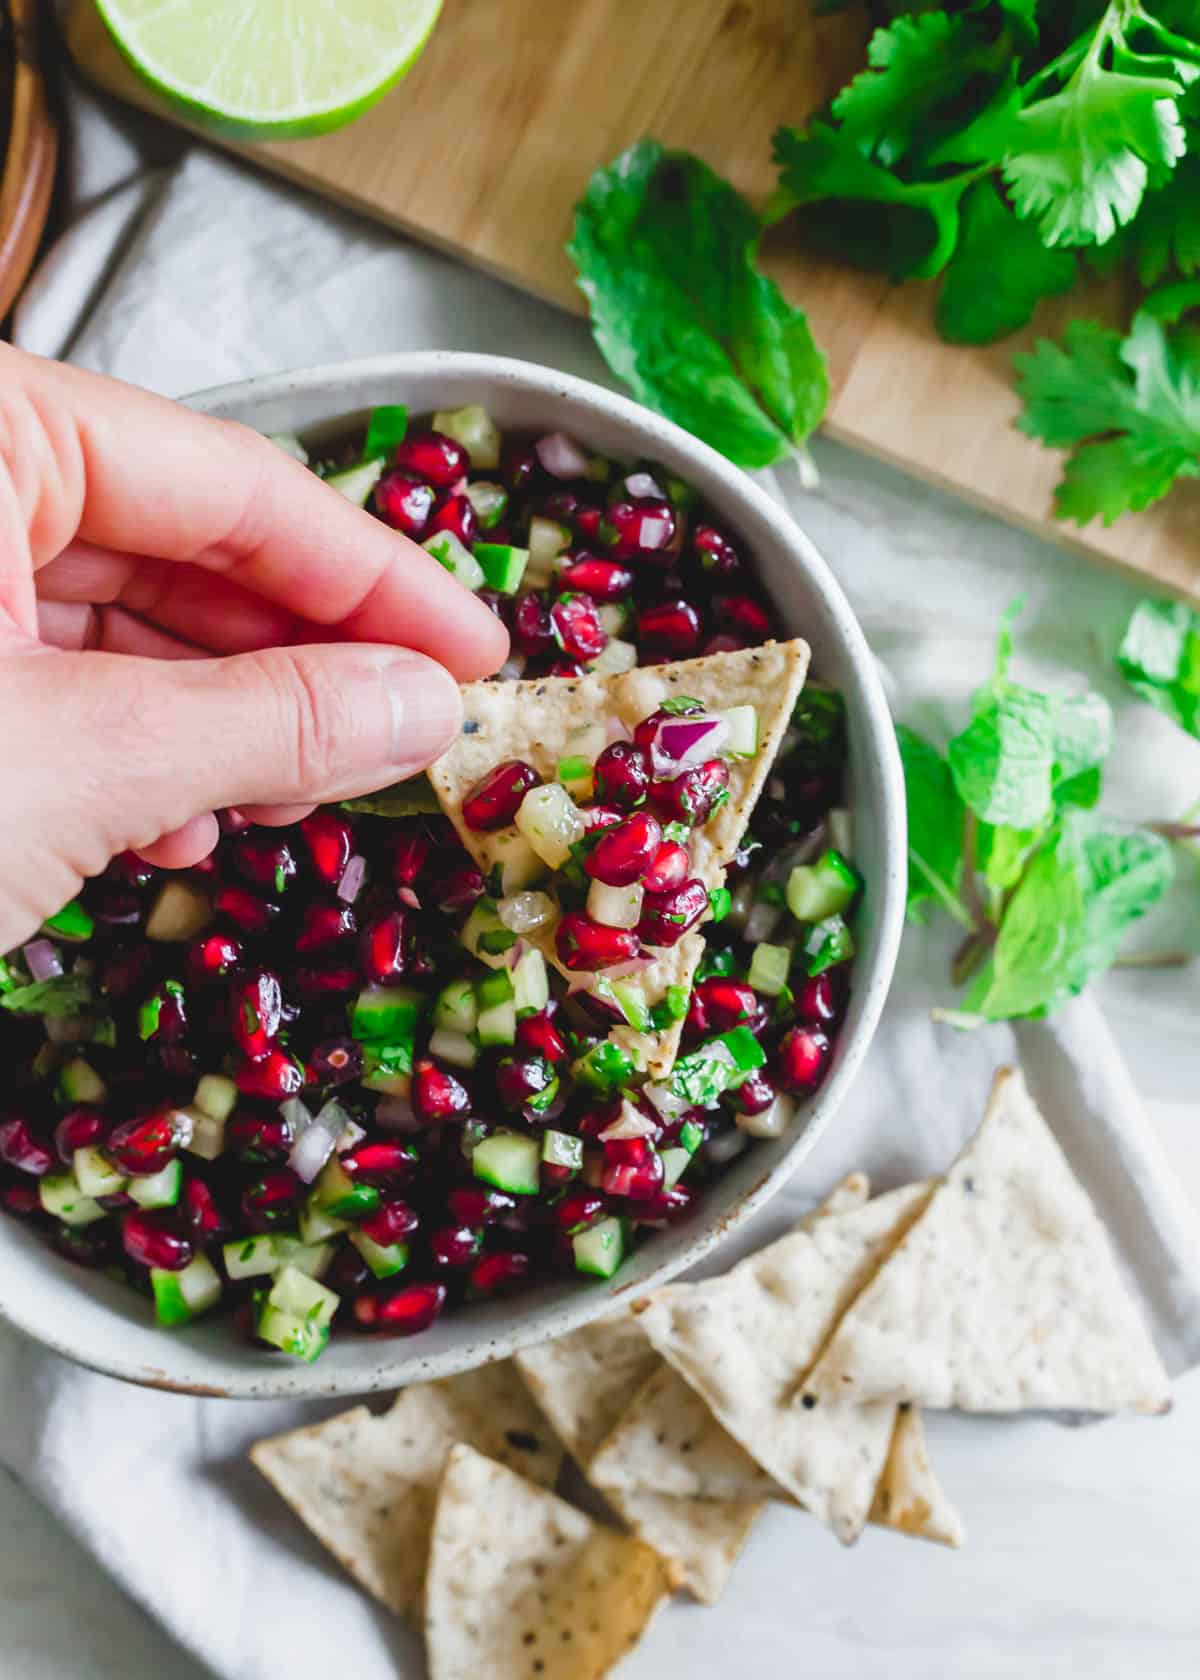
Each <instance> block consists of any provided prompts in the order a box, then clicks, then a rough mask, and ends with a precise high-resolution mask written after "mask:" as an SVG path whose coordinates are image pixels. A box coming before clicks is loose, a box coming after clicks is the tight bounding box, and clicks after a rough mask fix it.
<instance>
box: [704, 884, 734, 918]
mask: <svg viewBox="0 0 1200 1680" xmlns="http://www.w3.org/2000/svg"><path fill="white" fill-rule="evenodd" d="M732 896H733V895H732V894H731V893H730V891H729V888H728V887H710V888H709V893H708V907H709V911H710V912H711V915H712V920H713V921H714V922H723V921H724V920H725V918H726V916H728V914H729V906H730V904H731V902H732Z"/></svg>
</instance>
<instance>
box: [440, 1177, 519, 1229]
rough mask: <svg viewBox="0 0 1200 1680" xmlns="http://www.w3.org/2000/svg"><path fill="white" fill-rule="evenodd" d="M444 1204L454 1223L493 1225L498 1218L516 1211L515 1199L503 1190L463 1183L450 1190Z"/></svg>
mask: <svg viewBox="0 0 1200 1680" xmlns="http://www.w3.org/2000/svg"><path fill="white" fill-rule="evenodd" d="M446 1206H447V1208H448V1209H449V1212H450V1217H451V1219H452V1220H453V1221H454V1223H455V1224H456V1225H494V1224H495V1223H496V1221H497V1220H498V1219H503V1218H505V1217H506V1215H508V1214H510V1213H515V1212H516V1211H517V1199H516V1197H515V1196H508V1195H506V1194H505V1192H504V1191H503V1190H487V1189H484V1187H483V1186H482V1185H474V1184H464V1185H459V1186H458V1188H457V1189H454V1190H451V1192H450V1194H449V1196H448V1197H447V1199H446Z"/></svg>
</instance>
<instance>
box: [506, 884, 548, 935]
mask: <svg viewBox="0 0 1200 1680" xmlns="http://www.w3.org/2000/svg"><path fill="white" fill-rule="evenodd" d="M496 914H497V915H498V916H499V918H500V920H501V921H502V922H503V923H504V925H505V927H506V928H508V929H509V930H510V931H511V932H512V933H515V934H525V933H533V932H534V931H535V929H537V928H540V927H545V925H546V923H547V922H552V921H554V919H555V917H556V916H557V914H558V912H557V910H556V909H555V908H554V900H553V899H552V898H551V897H550V894H549V893H544V892H518V893H510V894H509V896H508V897H507V898H502V899H501V900H500V901H499V903H498V904H497V905H496Z"/></svg>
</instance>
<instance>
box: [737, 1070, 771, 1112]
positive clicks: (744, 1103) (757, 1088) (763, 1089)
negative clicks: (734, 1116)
mask: <svg viewBox="0 0 1200 1680" xmlns="http://www.w3.org/2000/svg"><path fill="white" fill-rule="evenodd" d="M775 1097H776V1091H775V1085H774V1082H773V1081H772V1080H770V1079H768V1077H767V1075H766V1074H765V1073H764V1072H763V1070H762V1069H761V1068H755V1069H754V1071H753V1073H750V1074H747V1076H746V1078H745V1079H743V1080H742V1083H741V1084H740V1085H739V1086H738V1087H737V1088H736V1090H733V1091H731V1092H730V1093H729V1100H730V1102H731V1103H732V1104H733V1106H734V1108H736V1109H737V1111H738V1113H739V1114H765V1112H766V1111H767V1109H768V1108H770V1106H771V1104H772V1103H773V1102H774V1101H775Z"/></svg>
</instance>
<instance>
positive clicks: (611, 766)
mask: <svg viewBox="0 0 1200 1680" xmlns="http://www.w3.org/2000/svg"><path fill="white" fill-rule="evenodd" d="M593 775H594V780H595V784H596V798H597V799H598V800H600V801H601V803H603V804H609V805H624V806H626V807H629V806H631V805H638V804H640V803H641V801H642V799H643V798H644V797H645V793H646V789H647V788H648V787H649V786H650V762H649V760H648V759H647V757H646V755H645V753H644V752H643V751H642V750H641V748H640V747H637V746H634V745H633V744H632V743H631V742H629V741H614V742H613V743H612V745H611V746H608V747H605V749H604V751H603V752H602V753H601V754H600V756H599V758H598V759H597V760H596V764H595V768H594V772H593Z"/></svg>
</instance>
